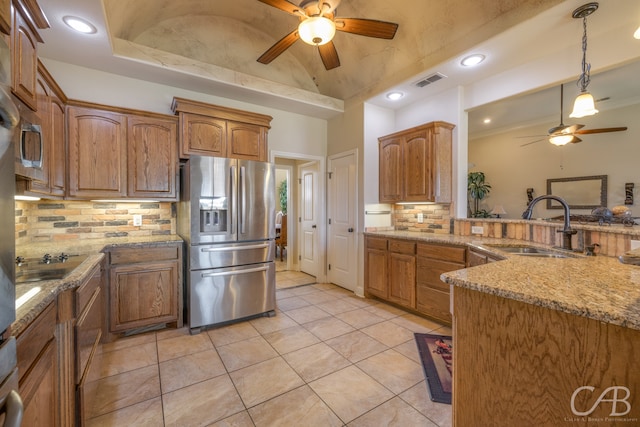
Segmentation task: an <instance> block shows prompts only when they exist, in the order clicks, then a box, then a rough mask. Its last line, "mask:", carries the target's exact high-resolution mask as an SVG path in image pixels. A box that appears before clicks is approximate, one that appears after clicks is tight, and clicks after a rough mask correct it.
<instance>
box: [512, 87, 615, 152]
mask: <svg viewBox="0 0 640 427" xmlns="http://www.w3.org/2000/svg"><path fill="white" fill-rule="evenodd" d="M563 95H564V85H560V124H559V125H558V126H554V127H552V128H551V129H549V131H548V132H549V133H548V134H547V135H546V137H548V139H549V142H550V143H552V144H553V145H566V144H568V143H570V142H571V143H574V144H575V143H578V142H580V141H582V140H581V139H580V138H578V137H577V136H576V135H587V134H592V133H606V132H621V131H625V130H627V127H626V126H623V127H614V128H599V129H582V128H583V127H584V125H580V124H576V125H565V124H564V122H563V121H562V108H563V101H562V100H563ZM540 136H543V135H540ZM524 138H531V137H530V136H528V137H524ZM543 140H544V139H537V140H535V141H531V142H527V143H526V144H522V145H521V147H524V146H526V145H530V144H534V143H536V142H540V141H543Z"/></svg>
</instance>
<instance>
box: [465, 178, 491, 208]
mask: <svg viewBox="0 0 640 427" xmlns="http://www.w3.org/2000/svg"><path fill="white" fill-rule="evenodd" d="M467 191H468V192H469V198H470V199H471V200H473V211H471V217H472V218H489V217H491V214H490V213H489V212H488V211H487V210H486V209H480V208H479V205H480V201H481V200H482V199H484V198H485V197H486V195H487V194H489V192H490V191H491V185H489V184H487V183H486V182H485V176H484V172H469V175H468V177H467Z"/></svg>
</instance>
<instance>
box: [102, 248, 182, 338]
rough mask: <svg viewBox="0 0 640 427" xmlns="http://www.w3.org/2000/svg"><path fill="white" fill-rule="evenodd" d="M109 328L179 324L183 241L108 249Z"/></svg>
mask: <svg viewBox="0 0 640 427" xmlns="http://www.w3.org/2000/svg"><path fill="white" fill-rule="evenodd" d="M109 259H110V266H109V303H108V306H109V331H110V332H112V333H120V332H124V331H127V330H132V329H139V328H144V327H148V326H155V325H160V324H163V323H164V324H171V325H172V326H176V327H181V326H182V271H181V270H182V269H181V268H182V245H181V243H176V244H175V245H168V246H160V247H148V248H116V249H112V250H111V251H110V252H109Z"/></svg>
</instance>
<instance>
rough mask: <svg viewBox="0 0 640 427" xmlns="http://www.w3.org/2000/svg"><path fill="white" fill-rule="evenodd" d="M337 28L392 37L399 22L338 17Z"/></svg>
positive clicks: (384, 37) (381, 37)
mask: <svg viewBox="0 0 640 427" xmlns="http://www.w3.org/2000/svg"><path fill="white" fill-rule="evenodd" d="M335 23H336V30H338V31H344V32H346V33H352V34H359V35H361V36H367V37H377V38H379V39H392V38H393V37H394V36H395V35H396V30H397V29H398V24H394V23H393V22H385V21H377V20H374V19H361V18H336V20H335Z"/></svg>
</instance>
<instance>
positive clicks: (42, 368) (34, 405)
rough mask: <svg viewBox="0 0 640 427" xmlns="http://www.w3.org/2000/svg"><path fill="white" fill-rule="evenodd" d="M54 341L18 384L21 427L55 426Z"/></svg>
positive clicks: (55, 373)
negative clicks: (21, 411)
mask: <svg viewBox="0 0 640 427" xmlns="http://www.w3.org/2000/svg"><path fill="white" fill-rule="evenodd" d="M55 350H56V341H55V340H52V341H50V342H49V343H48V344H47V345H46V346H45V348H44V349H43V350H42V353H41V354H40V357H39V358H38V360H37V361H36V363H35V365H33V366H32V368H31V371H30V372H29V374H28V375H27V376H26V377H24V378H23V380H22V381H21V382H20V394H21V397H22V401H23V404H24V414H23V417H22V425H23V426H56V425H58V422H57V414H56V407H57V406H56V384H57V382H56V375H57V372H56V351H55Z"/></svg>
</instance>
